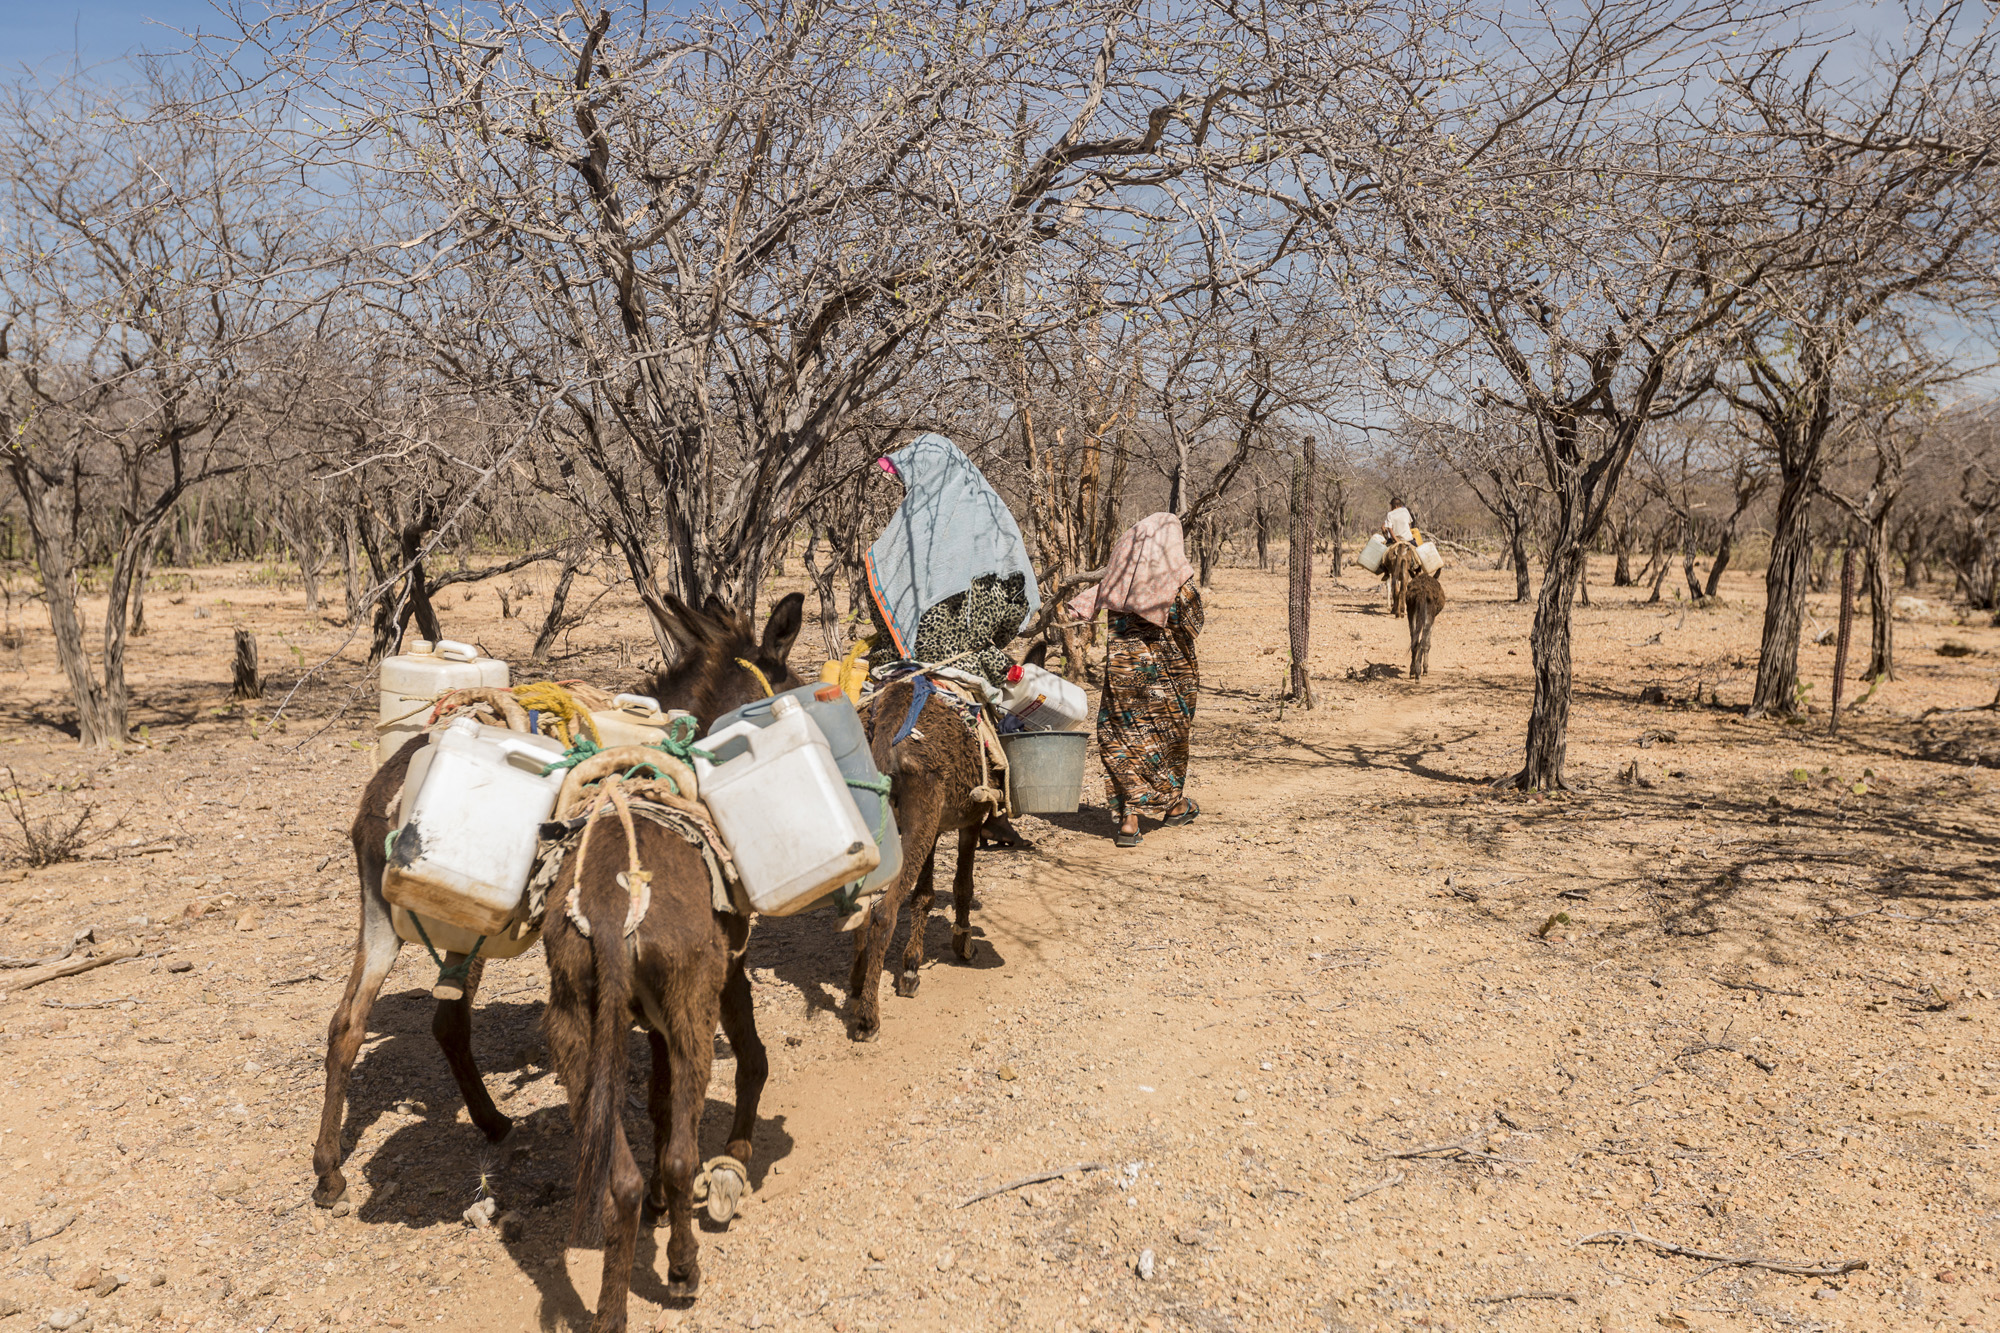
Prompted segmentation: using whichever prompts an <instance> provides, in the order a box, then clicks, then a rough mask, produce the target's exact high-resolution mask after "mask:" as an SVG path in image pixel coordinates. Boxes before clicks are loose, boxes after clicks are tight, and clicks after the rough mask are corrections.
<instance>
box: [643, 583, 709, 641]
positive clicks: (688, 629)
mask: <svg viewBox="0 0 2000 1333" xmlns="http://www.w3.org/2000/svg"><path fill="white" fill-rule="evenodd" d="M660 601H661V604H662V605H663V606H664V607H665V608H666V611H665V613H664V614H657V613H656V614H655V615H654V617H653V618H654V619H655V620H657V621H659V622H660V628H661V629H663V630H665V631H666V632H667V637H668V638H670V639H672V640H673V641H674V646H675V647H677V648H679V649H680V650H681V651H682V652H684V653H685V652H693V651H694V650H695V649H698V648H700V647H701V646H702V645H703V644H704V643H706V642H707V641H708V639H709V638H710V637H711V634H712V631H708V629H707V626H706V625H705V623H704V621H703V618H702V616H701V615H700V614H699V613H697V612H696V611H695V609H694V608H693V607H691V606H689V605H688V604H687V603H686V602H683V601H682V600H681V599H680V598H678V597H676V596H674V595H673V594H672V593H666V594H663V595H662V596H661V598H660Z"/></svg>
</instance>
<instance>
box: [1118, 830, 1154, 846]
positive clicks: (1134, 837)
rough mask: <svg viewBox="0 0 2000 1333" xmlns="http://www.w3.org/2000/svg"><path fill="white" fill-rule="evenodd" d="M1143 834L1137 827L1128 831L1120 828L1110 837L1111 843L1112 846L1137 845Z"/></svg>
mask: <svg viewBox="0 0 2000 1333" xmlns="http://www.w3.org/2000/svg"><path fill="white" fill-rule="evenodd" d="M1145 836H1146V835H1145V834H1143V833H1141V832H1139V831H1138V830H1137V829H1134V830H1132V831H1131V832H1130V833H1127V832H1125V831H1124V830H1123V829H1120V830H1119V831H1118V833H1117V835H1116V836H1114V837H1113V838H1112V839H1111V845H1112V846H1113V847H1137V846H1138V845H1139V843H1140V841H1141V840H1142V839H1143V838H1144V837H1145Z"/></svg>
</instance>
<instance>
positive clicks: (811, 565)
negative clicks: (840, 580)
mask: <svg viewBox="0 0 2000 1333" xmlns="http://www.w3.org/2000/svg"><path fill="white" fill-rule="evenodd" d="M828 545H829V546H831V545H832V542H831V541H830V540H829V542H828ZM818 548H819V526H818V525H817V524H814V525H813V526H812V527H811V528H810V529H808V531H807V534H806V549H805V554H804V556H803V557H801V558H802V560H803V561H804V563H805V567H806V575H807V577H808V578H810V579H811V580H812V585H813V589H814V591H816V592H817V593H818V594H819V634H820V639H821V641H822V642H823V643H824V644H825V646H826V656H827V660H829V661H832V660H834V659H837V658H838V657H839V656H840V637H839V633H838V631H839V626H840V598H839V594H838V593H837V592H835V591H834V587H833V567H832V566H831V565H829V566H827V567H826V568H825V569H824V570H822V569H821V568H820V567H819V558H818V555H817V551H818Z"/></svg>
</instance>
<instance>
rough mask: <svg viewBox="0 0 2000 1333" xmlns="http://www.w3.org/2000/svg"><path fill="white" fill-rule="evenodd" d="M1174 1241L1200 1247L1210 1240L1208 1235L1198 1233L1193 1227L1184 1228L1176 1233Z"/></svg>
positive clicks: (1201, 1232)
mask: <svg viewBox="0 0 2000 1333" xmlns="http://www.w3.org/2000/svg"><path fill="white" fill-rule="evenodd" d="M1174 1239H1175V1240H1177V1241H1179V1242H1180V1243H1181V1244H1183V1245H1199V1244H1201V1243H1202V1242H1203V1241H1205V1240H1207V1239H1208V1233H1207V1232H1206V1231H1197V1230H1195V1229H1194V1228H1193V1227H1184V1228H1182V1229H1181V1230H1179V1231H1176V1232H1175V1233H1174Z"/></svg>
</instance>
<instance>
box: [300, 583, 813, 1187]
mask: <svg viewBox="0 0 2000 1333" xmlns="http://www.w3.org/2000/svg"><path fill="white" fill-rule="evenodd" d="M804 602H805V596H804V594H803V593H792V594H790V595H789V596H787V597H785V598H784V599H782V600H781V601H779V603H778V604H777V605H776V606H775V607H773V608H772V609H771V615H770V618H769V620H768V621H767V622H766V624H765V627H764V634H763V637H762V639H761V640H760V639H759V638H758V637H757V636H756V635H754V634H753V633H751V630H750V623H749V621H748V619H747V618H745V617H743V616H740V615H738V614H736V613H734V612H732V611H729V610H728V609H727V608H724V607H721V606H720V605H719V604H718V603H714V602H711V604H710V606H709V607H708V609H707V611H706V612H704V613H699V614H698V613H696V612H694V611H692V610H690V609H689V608H688V607H686V606H684V605H682V604H681V603H680V602H678V601H676V600H674V599H672V598H669V599H668V601H667V611H668V620H667V626H666V627H667V630H668V633H669V634H670V635H672V636H673V638H674V640H675V642H676V643H677V644H679V645H680V646H681V648H682V649H683V652H682V659H681V661H680V663H679V664H678V665H677V666H676V667H674V668H673V669H672V670H670V671H667V672H665V673H663V674H662V675H661V676H659V677H658V678H657V679H656V680H655V682H654V693H655V697H656V698H658V699H659V701H660V704H661V706H662V707H668V708H673V707H680V708H686V709H688V710H689V711H690V712H693V713H694V714H695V715H696V717H697V718H698V719H699V720H700V721H701V724H702V726H703V727H704V728H706V727H707V725H708V723H709V722H711V721H713V720H714V718H715V717H716V716H718V715H720V714H722V713H725V712H728V711H729V710H730V709H732V708H735V707H738V706H740V705H742V704H745V703H748V702H750V701H751V700H752V699H756V698H760V697H762V695H763V692H764V691H763V687H762V686H761V685H760V684H759V683H758V680H757V677H756V675H755V674H754V673H752V672H750V671H747V670H745V669H744V668H743V667H742V666H740V665H738V659H741V660H742V661H746V662H751V663H753V664H755V665H756V666H757V668H758V670H759V671H762V672H763V673H764V676H765V678H766V679H768V680H769V681H771V682H772V684H773V686H774V687H777V688H787V687H788V685H789V684H791V683H796V682H797V677H795V676H793V675H792V673H791V668H790V666H789V665H788V664H787V663H786V660H785V659H786V657H787V655H788V654H789V653H790V652H791V648H792V643H793V641H794V640H796V639H797V638H798V634H799V629H800V626H801V624H802V620H803V617H802V615H801V610H800V608H801V607H802V606H803V605H804ZM781 681H782V682H787V684H786V685H781V684H779V682H781ZM424 744H425V740H424V738H423V737H421V736H418V737H413V738H412V739H411V740H410V741H409V742H407V743H406V744H405V745H404V746H403V748H402V749H401V750H399V751H397V752H396V753H395V754H394V755H392V756H391V757H390V758H389V760H388V762H386V763H384V764H383V765H382V767H381V768H379V769H378V770H376V772H375V775H374V777H372V778H371V779H369V782H368V786H367V787H366V788H365V789H364V790H363V791H362V793H361V808H360V809H359V810H358V811H357V812H356V813H355V816H354V824H353V827H352V828H351V829H350V830H349V838H350V840H351V841H352V843H353V846H354V863H355V868H356V870H357V872H358V874H359V878H360V889H361V892H360V900H361V901H360V916H361V929H360V933H359V936H358V938H357V939H356V941H355V945H354V965H353V967H352V968H350V969H349V971H348V975H347V988H346V990H345V991H344V992H342V994H341V997H340V1003H339V1004H338V1005H337V1006H335V1008H334V1011H333V1018H332V1020H331V1021H330V1022H328V1024H327V1030H326V1095H325V1100H324V1101H323V1103H322V1104H321V1107H320V1117H319V1135H318V1138H317V1140H316V1141H315V1143H314V1146H313V1173H314V1175H315V1176H316V1177H317V1180H316V1183H315V1184H314V1186H313V1202H314V1203H316V1204H318V1205H319V1206H320V1207H322V1208H331V1207H332V1206H333V1205H334V1204H336V1203H338V1202H339V1201H340V1199H341V1197H342V1196H343V1195H345V1194H346V1193H347V1178H346V1176H345V1175H343V1174H342V1173H341V1170H340V1164H341V1158H342V1153H341V1129H342V1121H343V1119H344V1118H345V1115H346V1110H347V1083H348V1078H349V1076H350V1075H351V1074H352V1073H353V1071H354V1061H355V1057H356V1056H357V1055H359V1054H360V1051H361V1043H362V1040H363V1039H364V1038H365V1037H366V1036H367V1033H368V1016H369V1013H370V1011H371V1010H373V1008H374V1006H375V998H376V996H377V995H378V994H379V993H380V992H381V989H382V982H383V980H384V979H385V978H387V977H388V975H389V969H390V968H391V967H392V966H393V965H394V964H395V961H396V955H397V954H398V953H399V952H400V951H401V950H402V947H403V941H402V940H401V938H400V937H398V936H397V934H396V931H395V927H394V926H393V925H391V924H390V919H389V904H388V902H387V900H385V899H384V898H383V897H382V871H383V869H384V867H385V866H386V864H387V858H386V855H385V851H384V845H383V844H384V843H385V841H386V840H387V838H388V835H389V833H390V831H391V830H392V829H393V828H394V827H395V822H396V810H395V806H396V799H397V795H398V793H399V792H400V791H401V790H402V787H403V780H404V777H405V774H406V773H407V772H408V769H409V765H410V758H411V756H412V755H414V754H415V753H416V752H417V750H418V749H419V748H420V747H421V746H423V745H424ZM448 961H449V962H451V963H453V964H456V963H458V962H460V961H462V960H460V959H458V958H456V957H455V956H448ZM484 970H485V960H484V959H474V960H473V962H472V964H471V965H470V967H469V968H468V969H467V972H466V976H465V981H464V987H463V991H462V992H461V993H460V994H458V995H457V996H455V997H453V998H440V999H439V1000H438V1005H437V1011H436V1014H435V1016H434V1017H433V1018H432V1020H431V1035H432V1036H434V1037H435V1038H436V1039H437V1043H438V1045H439V1046H440V1047H441V1048H442V1049H443V1051H444V1057H445V1062H446V1063H447V1064H448V1065H449V1066H450V1067H451V1073H452V1078H453V1079H454V1080H455V1081H456V1082H457V1083H458V1090H459V1094H460V1095H461V1096H462V1097H464V1098H465V1108H466V1110H467V1111H468V1112H469V1113H470V1114H471V1116H472V1123H473V1124H474V1125H476V1126H478V1128H479V1131H480V1132H481V1133H482V1134H484V1135H485V1136H486V1137H487V1139H489V1140H490V1141H492V1142H495V1143H497V1142H499V1141H500V1140H501V1139H503V1138H505V1137H506V1136H507V1133H508V1131H509V1130H511V1129H512V1128H513V1121H512V1120H510V1119H508V1117H507V1116H505V1115H503V1114H501V1112H500V1110H499V1108H497V1107H496V1106H494V1105H493V1099H492V1098H491V1097H490V1096H488V1095H487V1092H486V1085H485V1083H484V1082H483V1081H482V1080H481V1079H480V1076H479V1067H478V1066H477V1065H476V1064H474V1062H473V1059H472V1003H473V999H474V997H475V996H476V995H477V994H478V991H479V982H480V977H481V974H482V973H483V972H484ZM743 986H744V993H745V994H746V995H747V994H748V993H749V991H748V986H749V983H748V981H747V979H745V980H744V982H743Z"/></svg>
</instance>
